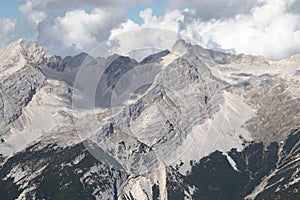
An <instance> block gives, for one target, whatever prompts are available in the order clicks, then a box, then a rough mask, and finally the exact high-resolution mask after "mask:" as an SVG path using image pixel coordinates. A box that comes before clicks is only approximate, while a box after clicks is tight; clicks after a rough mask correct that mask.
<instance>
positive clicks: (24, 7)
mask: <svg viewBox="0 0 300 200" xmlns="http://www.w3.org/2000/svg"><path fill="white" fill-rule="evenodd" d="M46 3H47V1H36V0H27V1H25V2H24V3H23V4H21V5H20V6H19V11H20V12H21V13H22V14H24V15H25V16H26V17H27V20H28V22H29V24H30V25H31V26H33V27H36V26H38V25H39V23H40V22H42V21H43V20H44V19H45V18H46V16H47V14H46V12H45V11H42V10H39V9H37V8H43V7H45V6H46Z"/></svg>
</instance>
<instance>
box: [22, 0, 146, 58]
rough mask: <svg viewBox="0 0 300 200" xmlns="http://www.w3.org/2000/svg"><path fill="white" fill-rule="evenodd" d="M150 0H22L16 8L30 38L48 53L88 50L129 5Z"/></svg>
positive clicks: (124, 14) (62, 53) (117, 20)
mask: <svg viewBox="0 0 300 200" xmlns="http://www.w3.org/2000/svg"><path fill="white" fill-rule="evenodd" d="M150 2H151V1H150V0H128V1H119V0H111V1H106V0H78V1H73V0H65V1H61V0H25V1H24V2H23V3H22V4H21V5H20V6H19V11H20V12H21V13H22V14H23V15H24V16H25V18H26V23H27V24H28V27H27V29H28V31H27V32H30V33H31V37H32V39H33V40H36V41H37V42H38V43H40V44H41V45H43V46H44V47H45V48H46V50H47V51H48V52H49V53H51V54H61V55H68V54H74V53H78V52H79V51H89V50H90V49H91V48H92V47H93V46H95V45H96V44H97V43H99V42H101V41H102V40H104V39H106V38H107V37H108V36H109V34H110V31H111V29H112V28H113V27H115V26H116V25H119V24H120V23H121V22H122V21H123V20H124V19H125V16H126V10H127V9H128V7H130V6H134V5H135V4H136V3H145V4H149V3H150ZM86 10H88V11H89V12H87V11H86ZM90 10H91V11H90Z"/></svg>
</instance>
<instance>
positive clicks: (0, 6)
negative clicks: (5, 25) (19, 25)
mask: <svg viewBox="0 0 300 200" xmlns="http://www.w3.org/2000/svg"><path fill="white" fill-rule="evenodd" d="M20 2H21V0H0V18H2V17H7V18H18V17H19V15H20V14H19V11H18V7H19V5H20Z"/></svg>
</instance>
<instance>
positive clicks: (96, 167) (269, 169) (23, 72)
mask: <svg viewBox="0 0 300 200" xmlns="http://www.w3.org/2000/svg"><path fill="white" fill-rule="evenodd" d="M8 52H9V53H8ZM0 59H1V61H2V62H1V64H0V85H1V87H0V119H1V120H0V196H1V197H3V198H5V199H17V198H18V199H130V200H131V199H208V200H210V199H213V200H216V199H230V200H231V199H299V194H300V191H299V187H300V186H299V183H300V182H299V180H300V178H299V177H300V174H299V172H300V168H299V166H300V165H299V164H300V163H299V161H300V160H299V153H300V149H299V148H300V144H299V141H300V132H299V127H300V124H299V122H300V115H299V114H300V110H299V109H300V104H299V103H300V94H299V81H300V76H299V73H298V71H299V70H298V66H299V60H298V59H295V56H294V57H291V58H288V59H285V60H282V61H278V62H271V61H268V60H266V59H265V58H263V57H257V56H249V55H230V54H225V53H220V52H215V51H211V50H207V49H204V48H202V47H200V46H197V45H191V44H188V43H186V42H184V41H183V40H179V41H178V42H177V43H176V44H175V45H174V47H173V48H172V49H171V50H170V51H169V50H165V51H162V52H160V53H157V54H153V55H150V56H148V57H146V58H145V59H143V60H142V61H141V62H137V61H136V60H134V59H131V58H130V57H126V56H120V55H112V56H110V57H108V58H101V57H97V58H94V57H92V56H90V55H88V54H86V53H81V54H79V55H76V56H74V57H71V56H68V57H66V58H64V59H62V58H60V57H58V56H49V55H47V54H45V52H44V51H43V49H42V47H40V46H39V45H37V44H35V43H26V42H25V41H23V40H20V41H18V42H15V43H12V44H11V45H9V46H7V47H4V48H2V49H0ZM77 104H78V107H77Z"/></svg>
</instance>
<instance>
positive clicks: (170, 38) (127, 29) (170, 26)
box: [98, 8, 184, 57]
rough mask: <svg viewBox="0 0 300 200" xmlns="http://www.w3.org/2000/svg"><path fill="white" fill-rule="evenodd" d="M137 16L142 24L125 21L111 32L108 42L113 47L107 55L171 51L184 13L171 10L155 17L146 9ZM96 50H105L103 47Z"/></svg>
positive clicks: (150, 10)
mask: <svg viewBox="0 0 300 200" xmlns="http://www.w3.org/2000/svg"><path fill="white" fill-rule="evenodd" d="M139 16H140V18H141V19H142V20H143V23H142V24H137V23H135V22H133V21H132V20H127V21H126V22H124V23H122V24H121V25H120V26H119V27H118V28H116V29H113V30H112V31H111V36H110V38H109V40H110V42H111V43H113V44H114V46H113V47H112V49H110V50H111V51H109V53H112V52H114V53H118V54H123V55H130V54H131V55H132V54H138V52H137V51H139V52H141V53H143V52H147V53H149V52H156V51H160V50H165V49H171V47H172V46H173V45H174V43H175V42H176V40H177V39H178V37H179V36H178V32H179V30H180V26H181V23H183V21H184V13H183V12H182V11H180V10H171V11H169V12H166V13H165V14H164V15H162V16H155V15H154V14H153V11H152V9H150V8H147V9H144V10H142V11H141V12H140V14H139ZM98 48H104V49H105V47H104V45H103V47H102V46H100V47H98ZM99 51H100V50H99ZM139 56H141V55H139ZM141 57H142V56H141Z"/></svg>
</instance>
